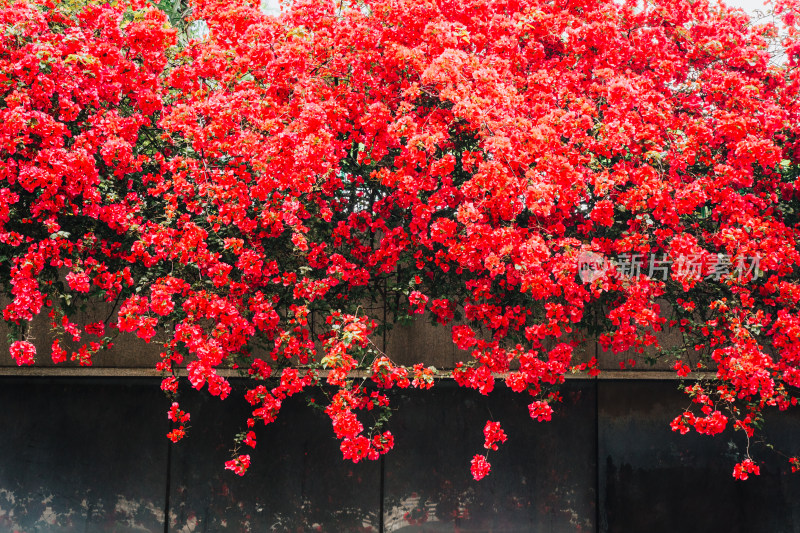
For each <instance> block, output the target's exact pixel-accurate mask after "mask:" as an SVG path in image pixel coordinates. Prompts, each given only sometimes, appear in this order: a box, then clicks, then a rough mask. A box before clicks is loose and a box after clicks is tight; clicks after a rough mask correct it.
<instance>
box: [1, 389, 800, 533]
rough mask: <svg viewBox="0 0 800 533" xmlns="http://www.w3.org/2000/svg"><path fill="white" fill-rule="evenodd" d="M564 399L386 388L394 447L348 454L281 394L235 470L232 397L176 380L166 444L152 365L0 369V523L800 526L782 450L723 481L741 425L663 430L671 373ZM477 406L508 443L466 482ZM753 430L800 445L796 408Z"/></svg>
mask: <svg viewBox="0 0 800 533" xmlns="http://www.w3.org/2000/svg"><path fill="white" fill-rule="evenodd" d="M563 397H564V402H563V403H562V404H561V405H560V406H559V407H558V408H557V412H556V415H555V416H554V418H553V421H552V422H549V423H538V422H535V421H532V420H531V419H530V417H529V416H528V411H527V403H528V401H527V400H526V398H525V397H523V396H521V395H516V394H512V393H510V392H509V391H507V390H505V389H498V390H497V391H495V392H494V393H492V395H490V396H489V397H484V396H481V395H480V394H478V393H476V392H474V391H471V390H465V389H461V388H458V387H455V386H454V385H453V384H452V383H443V384H441V385H437V387H435V388H434V389H433V390H431V391H427V392H418V391H398V392H395V393H393V405H394V407H395V408H396V409H397V411H396V412H395V415H394V417H393V419H392V420H391V422H390V429H391V430H392V432H393V433H394V435H395V449H394V450H393V451H391V452H389V454H388V455H387V456H385V458H384V459H383V460H382V461H377V462H362V463H359V464H355V465H354V464H352V463H349V462H344V461H343V460H342V459H341V454H340V452H339V449H338V441H336V440H335V439H334V438H333V434H332V431H331V428H330V422H329V420H328V419H327V417H326V416H325V415H324V414H321V413H318V412H315V411H313V410H312V409H310V408H309V407H307V406H306V405H305V404H304V403H303V402H302V401H288V402H287V403H286V405H285V408H284V411H283V412H282V413H281V415H280V417H279V419H278V421H277V422H275V423H274V424H271V425H269V426H266V427H265V426H260V427H258V428H257V430H256V431H257V435H258V441H259V444H258V447H257V449H256V450H254V451H252V452H251V455H252V458H253V464H252V467H251V470H250V472H249V473H248V474H247V475H246V476H245V477H243V478H240V477H238V476H236V475H234V474H232V473H231V472H229V471H225V470H224V469H223V463H224V461H225V460H226V459H228V458H229V457H230V448H231V446H232V444H233V441H232V436H233V435H234V434H235V433H237V432H239V431H241V430H243V429H244V427H243V422H244V419H245V418H246V416H247V407H248V406H247V405H246V404H245V402H243V401H242V400H241V399H236V398H233V397H231V398H229V399H227V400H225V401H224V402H220V401H219V400H218V399H217V398H210V397H208V396H207V395H205V394H198V393H196V392H195V391H191V390H187V391H184V392H183V393H182V399H181V401H182V404H183V405H184V406H186V407H187V408H189V410H190V411H191V414H192V420H191V426H192V427H191V428H190V436H189V437H188V438H187V439H185V440H184V441H181V442H180V443H178V444H177V445H170V444H169V442H168V441H167V440H166V439H165V438H164V435H165V433H166V432H167V431H168V429H169V428H168V421H167V418H166V411H167V409H168V407H169V403H170V402H169V401H168V400H167V399H166V398H165V397H164V396H163V395H162V393H161V391H160V390H159V387H158V380H154V379H147V378H137V379H134V378H129V379H109V378H83V379H76V378H19V377H14V378H12V377H7V378H0V401H1V402H2V403H0V405H2V406H3V409H2V410H0V428H2V437H0V532H6V531H7V532H13V531H20V532H21V533H31V532H158V533H161V532H164V531H169V532H187V533H188V532H217V531H226V532H227V531H231V532H240V531H241V532H247V531H253V532H255V531H264V532H267V531H279V532H290V531H291V532H298V531H300V532H305V531H323V532H332V533H340V532H362V533H364V532H368V531H373V532H378V531H385V532H440V531H450V532H456V531H459V532H487V533H488V532H570V533H572V532H580V531H603V532H605V531H608V532H632V533H639V532H648V533H649V532H661V531H663V532H670V533H671V532H675V531H682V532H693V531H696V532H716V531H725V532H726V533H735V532H742V533H758V532H765V533H767V532H769V533H775V532H790V531H796V532H800V498H799V496H800V476H798V475H794V476H793V475H792V474H788V473H786V472H785V471H784V470H782V469H784V468H785V466H786V462H785V460H784V459H781V458H780V457H779V456H778V455H777V454H775V453H772V452H769V450H766V449H765V448H763V447H760V448H759V447H755V445H753V446H754V447H753V448H752V451H754V452H756V453H757V454H758V456H759V457H761V458H763V459H764V460H765V463H764V464H762V475H761V476H760V477H757V478H752V479H751V480H749V481H747V482H739V481H735V480H734V479H733V478H732V477H731V471H732V468H733V465H734V463H735V462H736V460H737V457H739V456H740V454H741V453H742V451H743V449H744V446H745V442H744V441H743V440H742V435H741V433H738V434H734V433H732V432H731V433H730V434H725V435H722V436H717V437H715V438H710V437H703V436H698V435H687V436H680V435H678V434H675V433H672V432H671V431H670V430H669V422H670V420H672V418H674V417H675V416H676V415H677V414H678V413H679V412H681V410H682V409H683V408H684V407H685V406H686V405H687V404H688V399H687V398H686V397H684V396H683V395H682V394H681V393H679V392H678V391H677V383H676V382H668V381H649V382H644V381H630V380H626V381H594V380H591V381H590V380H576V381H570V382H568V383H567V385H566V386H565V388H564V389H563ZM487 419H494V420H498V421H500V422H502V424H503V427H504V429H505V431H506V432H507V433H508V435H509V441H508V442H507V443H505V444H502V445H500V450H499V451H496V452H491V453H490V456H489V461H490V462H491V464H492V472H491V474H490V475H489V476H488V477H487V478H485V479H484V480H482V481H480V482H476V481H474V480H472V478H471V476H470V474H469V461H470V459H471V458H472V456H473V455H474V454H476V453H480V452H481V451H483V448H482V444H483V435H482V432H481V429H482V427H483V424H484V423H485V421H486V420H487ZM765 431H766V433H767V434H768V437H769V439H770V442H772V443H774V444H776V445H779V446H782V447H783V449H784V451H792V452H794V453H798V452H800V416H798V414H797V413H796V412H795V413H783V414H781V415H779V416H777V417H771V418H769V419H768V420H767V423H766V427H765ZM165 509H167V510H168V521H167V525H166V526H167V527H165V523H164V516H165Z"/></svg>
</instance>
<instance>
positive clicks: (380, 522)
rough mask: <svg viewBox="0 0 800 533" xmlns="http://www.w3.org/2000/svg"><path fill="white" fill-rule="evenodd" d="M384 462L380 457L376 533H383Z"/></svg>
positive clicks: (384, 502)
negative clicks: (378, 505)
mask: <svg viewBox="0 0 800 533" xmlns="http://www.w3.org/2000/svg"><path fill="white" fill-rule="evenodd" d="M385 461H386V455H381V473H380V476H381V477H380V481H381V484H380V507H378V533H384V525H383V518H384V514H383V508H384V505H385V504H386V497H385V494H384V478H385V473H386V469H385Z"/></svg>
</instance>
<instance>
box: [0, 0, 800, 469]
mask: <svg viewBox="0 0 800 533" xmlns="http://www.w3.org/2000/svg"><path fill="white" fill-rule="evenodd" d="M291 4H292V5H291V7H290V8H289V7H287V8H286V9H285V10H284V11H283V12H282V13H281V14H280V15H277V16H275V15H268V14H265V13H262V12H260V11H259V10H258V9H256V7H254V6H253V5H252V3H248V2H242V1H239V0H234V1H233V2H230V1H226V2H222V1H220V0H196V1H195V2H194V3H193V4H192V13H191V15H190V16H189V18H188V19H186V20H174V19H173V20H169V19H168V17H167V15H166V14H165V13H164V12H162V11H160V10H159V9H157V8H156V7H154V6H152V5H150V4H149V3H147V2H145V1H143V0H124V1H120V2H114V3H102V4H100V3H93V2H85V3H84V2H65V1H61V0H12V1H9V2H5V3H3V4H2V5H1V6H0V27H2V29H3V31H2V32H0V256H2V257H3V261H2V262H0V282H1V283H2V286H3V288H4V290H5V291H6V293H7V295H8V297H9V300H8V302H6V303H5V306H4V308H3V319H4V320H5V321H6V322H7V323H8V324H9V325H10V327H11V329H12V337H13V338H12V340H11V343H10V354H11V356H12V357H13V358H14V359H15V360H16V362H17V363H18V364H20V365H29V364H33V363H34V360H35V357H36V356H37V355H40V354H41V352H42V351H44V350H46V349H47V347H48V346H47V345H49V346H50V350H51V352H50V355H51V357H52V360H53V361H54V362H57V363H58V362H63V361H67V360H71V361H75V362H77V363H78V364H81V365H89V364H91V362H92V356H93V354H94V353H96V352H97V351H98V350H100V349H102V348H103V347H105V346H108V345H109V344H110V343H111V341H112V340H113V339H114V337H115V336H116V335H117V333H119V332H130V333H132V334H135V335H137V336H138V337H140V338H141V339H143V340H144V341H146V342H155V339H159V340H158V342H159V343H160V344H161V346H163V349H162V353H161V360H160V361H159V363H158V366H157V368H158V369H159V370H160V371H162V372H163V373H164V379H163V382H162V388H163V389H164V390H165V391H166V392H168V393H169V394H174V393H176V392H177V391H178V390H179V384H180V383H181V382H182V381H183V380H184V376H185V377H186V379H187V381H188V383H189V384H190V385H191V386H193V387H194V388H197V389H203V388H206V387H207V390H208V392H209V393H210V394H212V395H215V396H218V397H220V398H221V399H224V398H225V397H227V396H228V395H230V394H231V393H232V392H234V391H233V389H232V386H231V383H230V382H229V381H228V378H227V377H226V375H227V374H225V373H223V372H220V370H222V369H238V370H239V371H240V372H241V373H242V375H244V376H247V377H249V378H250V379H251V380H252V382H251V383H252V384H251V385H250V386H248V390H247V391H246V392H245V398H246V399H247V401H248V402H249V403H250V404H251V406H252V408H253V409H252V416H251V417H250V418H249V419H248V420H247V421H246V424H247V428H248V429H247V431H245V432H243V433H242V434H241V436H240V438H237V445H238V444H244V445H246V446H248V447H254V446H255V444H256V436H257V435H256V430H255V429H254V428H255V425H256V422H258V421H262V422H264V423H269V422H271V421H273V420H274V419H275V417H276V416H277V415H278V413H279V411H280V409H281V405H282V402H283V401H284V400H285V399H286V398H287V397H289V396H292V395H295V394H309V395H310V394H311V392H309V391H310V390H311V389H312V387H314V386H316V385H325V388H323V390H324V393H323V394H324V396H325V397H324V401H323V402H322V403H324V405H320V407H321V408H322V409H323V411H324V412H325V413H327V415H328V416H329V417H330V418H331V421H332V425H333V431H334V434H335V435H336V437H337V438H338V439H340V441H341V450H342V453H343V455H344V456H345V457H346V458H348V459H351V460H353V461H359V460H362V459H365V458H366V459H374V458H376V457H378V456H380V455H381V454H383V453H386V452H387V451H388V450H389V449H391V447H392V445H393V436H392V434H391V432H390V431H389V430H388V429H387V427H386V421H387V416H388V412H389V409H388V396H387V395H386V394H385V392H386V389H389V388H392V387H409V386H412V387H419V388H422V389H427V388H429V387H430V386H431V385H432V384H433V381H434V378H436V377H440V374H437V371H436V370H435V369H434V368H431V367H426V366H425V365H426V364H427V363H426V362H425V361H421V362H419V363H418V364H414V365H412V366H408V367H406V366H404V365H400V364H397V363H396V362H394V361H393V359H392V354H391V353H384V350H385V349H386V347H385V346H384V345H382V344H381V343H378V342H376V339H377V338H379V337H380V335H381V334H382V333H383V332H385V331H386V330H387V329H388V328H390V327H391V326H392V324H393V323H395V322H397V321H402V320H411V319H413V318H414V317H415V316H417V315H419V316H421V317H430V319H431V320H432V321H434V322H436V323H438V324H440V325H443V326H445V327H448V328H451V332H452V339H453V342H454V343H455V344H456V345H457V346H458V347H459V348H460V349H462V350H467V351H468V352H469V354H470V356H469V357H467V358H466V360H464V361H461V362H459V363H458V364H457V365H456V367H455V369H454V370H453V371H452V377H453V378H454V379H455V381H456V382H457V383H458V384H459V385H462V386H466V387H471V388H475V389H477V390H478V391H480V392H481V393H484V394H488V393H489V392H491V391H492V389H493V388H494V386H495V381H496V378H497V376H503V377H504V378H505V382H506V384H507V385H508V386H509V387H510V388H511V389H512V390H514V391H516V392H519V393H523V394H528V395H529V396H530V397H531V402H532V403H531V404H530V408H529V409H530V414H531V417H532V418H534V419H536V420H538V421H546V420H550V418H551V416H552V414H553V408H552V405H551V404H553V403H554V402H556V401H557V399H558V393H557V387H558V385H559V384H561V383H563V381H564V376H565V374H567V373H568V372H570V371H588V372H589V373H590V374H592V375H595V374H596V372H597V371H598V364H597V361H596V360H594V359H592V360H588V361H586V360H580V359H579V358H577V357H576V355H575V354H576V353H577V352H576V348H578V347H579V346H580V345H581V344H583V343H586V342H594V339H596V340H597V341H598V342H599V343H600V345H601V346H602V347H603V348H605V349H608V350H613V351H614V352H618V353H621V352H630V351H631V350H634V351H638V352H642V351H643V350H644V349H645V348H648V349H651V350H655V352H656V353H658V350H659V349H660V348H663V346H660V342H661V341H660V332H662V331H663V330H664V329H665V328H668V327H669V328H675V329H677V330H678V331H679V332H680V333H681V334H682V335H683V337H684V341H685V342H684V347H682V348H681V347H679V348H677V349H678V350H679V351H680V352H681V353H678V354H677V355H675V354H674V353H672V352H671V353H670V354H669V355H666V354H667V352H666V351H665V352H663V354H662V357H672V358H673V361H672V362H674V363H675V370H676V372H677V373H678V375H680V376H682V377H687V378H691V377H692V376H693V374H694V373H695V372H696V371H698V370H703V371H706V372H711V373H712V374H713V375H714V378H715V379H714V380H713V383H707V382H698V383H696V384H694V385H690V386H688V387H687V393H688V394H689V395H690V396H691V398H692V406H690V408H689V409H687V411H686V412H685V413H683V414H681V415H680V416H679V417H678V418H676V420H675V421H674V422H673V429H675V430H677V431H680V432H682V433H683V432H687V431H689V430H690V429H694V430H696V431H698V432H700V433H706V434H717V433H719V432H721V431H723V430H724V429H725V428H726V427H733V428H735V429H740V430H742V431H744V433H745V435H746V436H747V438H748V439H749V438H750V437H751V436H752V434H753V431H754V429H755V428H756V427H757V426H758V423H759V421H760V420H761V417H762V413H763V412H764V411H765V410H767V409H770V408H777V409H779V410H785V409H788V408H789V407H792V406H795V405H796V403H797V393H798V387H800V351H798V346H800V280H799V279H798V272H800V269H798V266H800V249H799V248H798V224H799V223H800V219H798V216H800V215H799V213H798V209H797V199H798V198H800V181H799V180H797V177H798V175H799V174H800V170H799V169H800V164H799V163H800V130H799V129H798V128H800V126H798V125H800V99H798V94H800V69H798V68H797V67H798V58H799V57H800V44H798V43H800V40H798V33H797V21H798V20H800V19H798V18H797V16H798V13H800V6H799V5H798V2H796V1H794V0H778V1H776V2H775V4H774V6H773V7H774V13H775V14H776V15H777V16H778V17H779V18H781V19H782V22H783V25H784V26H783V32H782V33H780V34H779V33H778V29H777V28H776V26H775V25H773V24H758V23H755V22H751V21H750V20H749V19H748V17H747V16H746V15H744V14H743V13H742V12H740V11H736V10H732V9H729V8H725V7H719V8H718V7H716V5H714V6H712V5H711V4H710V3H709V1H707V0H692V1H689V0H657V1H654V2H649V3H647V5H643V6H642V5H639V3H637V2H634V1H627V2H615V1H611V0H601V1H592V2H586V1H584V0H563V1H558V2H542V1H539V0H496V1H495V0H492V1H488V0H470V1H467V2H451V1H445V0H432V1H427V2H420V1H418V0H358V1H355V2H340V1H334V0H297V1H294V2H292V3H291ZM195 21H197V22H203V23H204V25H205V27H207V29H208V31H207V33H204V34H203V35H202V36H199V38H196V39H189V38H183V37H181V38H180V39H179V38H178V32H177V30H176V26H180V25H181V24H183V25H184V26H183V27H184V28H185V27H190V26H191V24H192V23H193V22H195ZM775 48H777V49H778V50H780V51H781V52H782V53H783V57H784V60H783V61H782V62H775V61H773V57H772V56H771V55H770V51H771V50H772V49H775ZM97 301H100V302H103V301H104V302H107V303H108V305H109V308H110V309H111V310H112V312H111V314H110V315H109V317H110V318H109V320H108V321H106V322H105V323H97V322H94V323H92V324H88V325H81V324H80V322H79V321H77V319H76V318H75V317H76V315H77V314H78V311H79V310H80V308H81V306H82V305H84V304H85V303H86V302H97ZM665 304H666V305H665ZM375 309H379V311H377V312H376V311H375ZM41 313H48V314H49V316H50V319H51V323H52V325H53V327H54V331H55V332H56V333H57V336H56V338H54V339H50V340H49V341H48V343H46V344H47V345H38V344H36V343H35V340H34V339H32V338H30V334H29V333H30V332H29V324H30V322H31V320H33V319H34V318H35V317H36V316H37V315H39V314H41ZM63 337H67V338H63ZM37 348H38V353H37ZM671 348H675V347H671ZM673 352H674V350H673ZM629 358H630V357H629V356H626V357H625V359H626V360H627V359H629ZM174 409H176V410H174V411H173V410H171V411H170V419H171V420H172V421H173V423H176V424H177V425H178V426H177V427H176V428H174V429H173V430H172V431H171V432H170V434H169V438H170V439H172V440H174V441H177V440H179V439H180V438H182V437H183V435H184V434H185V430H186V428H185V424H184V422H186V421H188V419H189V418H188V417H189V415H188V413H184V412H183V411H181V410H180V409H179V407H177V405H176V406H174ZM184 417H185V418H184ZM488 427H489V426H487V428H488ZM491 433H492V435H493V437H492V439H493V440H492V444H491V445H490V446H489V448H492V446H496V443H497V442H502V441H504V440H505V433H504V432H502V430H500V429H499V426H498V428H497V431H494V430H492V432H491ZM499 435H502V438H500V437H499ZM487 439H489V436H488V435H487ZM487 442H488V440H487ZM237 449H238V448H237ZM492 449H494V448H492ZM748 449H749V448H748ZM236 453H237V455H235V457H234V458H233V459H232V460H231V461H230V462H229V463H228V464H226V468H229V469H232V470H233V471H234V472H236V473H238V474H243V473H244V472H245V471H246V470H247V468H248V466H249V462H250V457H249V455H242V454H238V452H236ZM748 453H749V452H748ZM791 461H792V462H791V464H792V465H793V468H794V467H795V466H796V464H797V460H796V458H792V459H791ZM472 471H473V474H474V475H475V477H476V478H480V477H483V476H485V475H486V474H487V473H488V471H489V465H488V463H487V462H486V458H485V457H484V456H476V457H475V458H474V459H473V463H472ZM758 472H759V469H758V466H757V465H755V463H754V462H753V461H752V459H751V458H750V457H749V455H748V456H747V457H746V458H744V459H743V462H740V463H739V464H738V465H737V466H736V470H735V473H734V474H735V476H736V477H737V478H740V479H742V478H746V477H747V475H748V474H758Z"/></svg>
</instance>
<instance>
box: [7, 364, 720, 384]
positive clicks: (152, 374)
mask: <svg viewBox="0 0 800 533" xmlns="http://www.w3.org/2000/svg"><path fill="white" fill-rule="evenodd" d="M217 374H219V375H220V376H222V377H225V378H239V377H242V375H241V374H240V373H239V372H238V371H236V370H231V369H220V370H218V371H217ZM326 374H327V371H321V372H320V376H323V377H324V376H325V375H326ZM178 375H179V376H181V377H186V375H187V373H186V371H185V370H180V371H179V372H178ZM0 376H7V377H98V378H108V377H113V378H119V377H148V378H159V377H162V376H163V374H162V372H161V371H159V370H156V369H155V368H113V367H67V368H58V367H36V366H33V367H30V366H28V367H13V366H4V367H0ZM350 377H351V378H354V379H359V378H366V377H368V373H367V372H366V371H363V370H358V371H354V372H350ZM494 377H495V378H496V379H504V378H505V374H495V375H494ZM564 377H565V378H566V379H567V380H598V381H607V380H628V379H630V380H633V379H636V380H676V381H677V380H678V379H680V378H679V377H678V375H677V374H676V373H675V372H674V371H669V370H608V371H601V372H600V374H599V375H598V376H594V377H593V376H589V375H588V374H586V373H585V372H580V373H575V374H566V375H565V376H564ZM714 377H715V374H714V373H713V372H699V373H698V372H695V373H692V374H690V375H689V376H687V377H686V379H689V380H696V379H711V378H714ZM437 379H446V380H452V379H453V378H452V375H451V374H450V373H449V372H448V373H447V374H441V375H437Z"/></svg>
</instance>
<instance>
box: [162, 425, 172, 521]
mask: <svg viewBox="0 0 800 533" xmlns="http://www.w3.org/2000/svg"><path fill="white" fill-rule="evenodd" d="M171 483H172V443H171V442H169V441H168V440H167V479H166V483H165V485H166V489H165V494H164V533H169V505H170V503H169V493H170V485H171Z"/></svg>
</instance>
